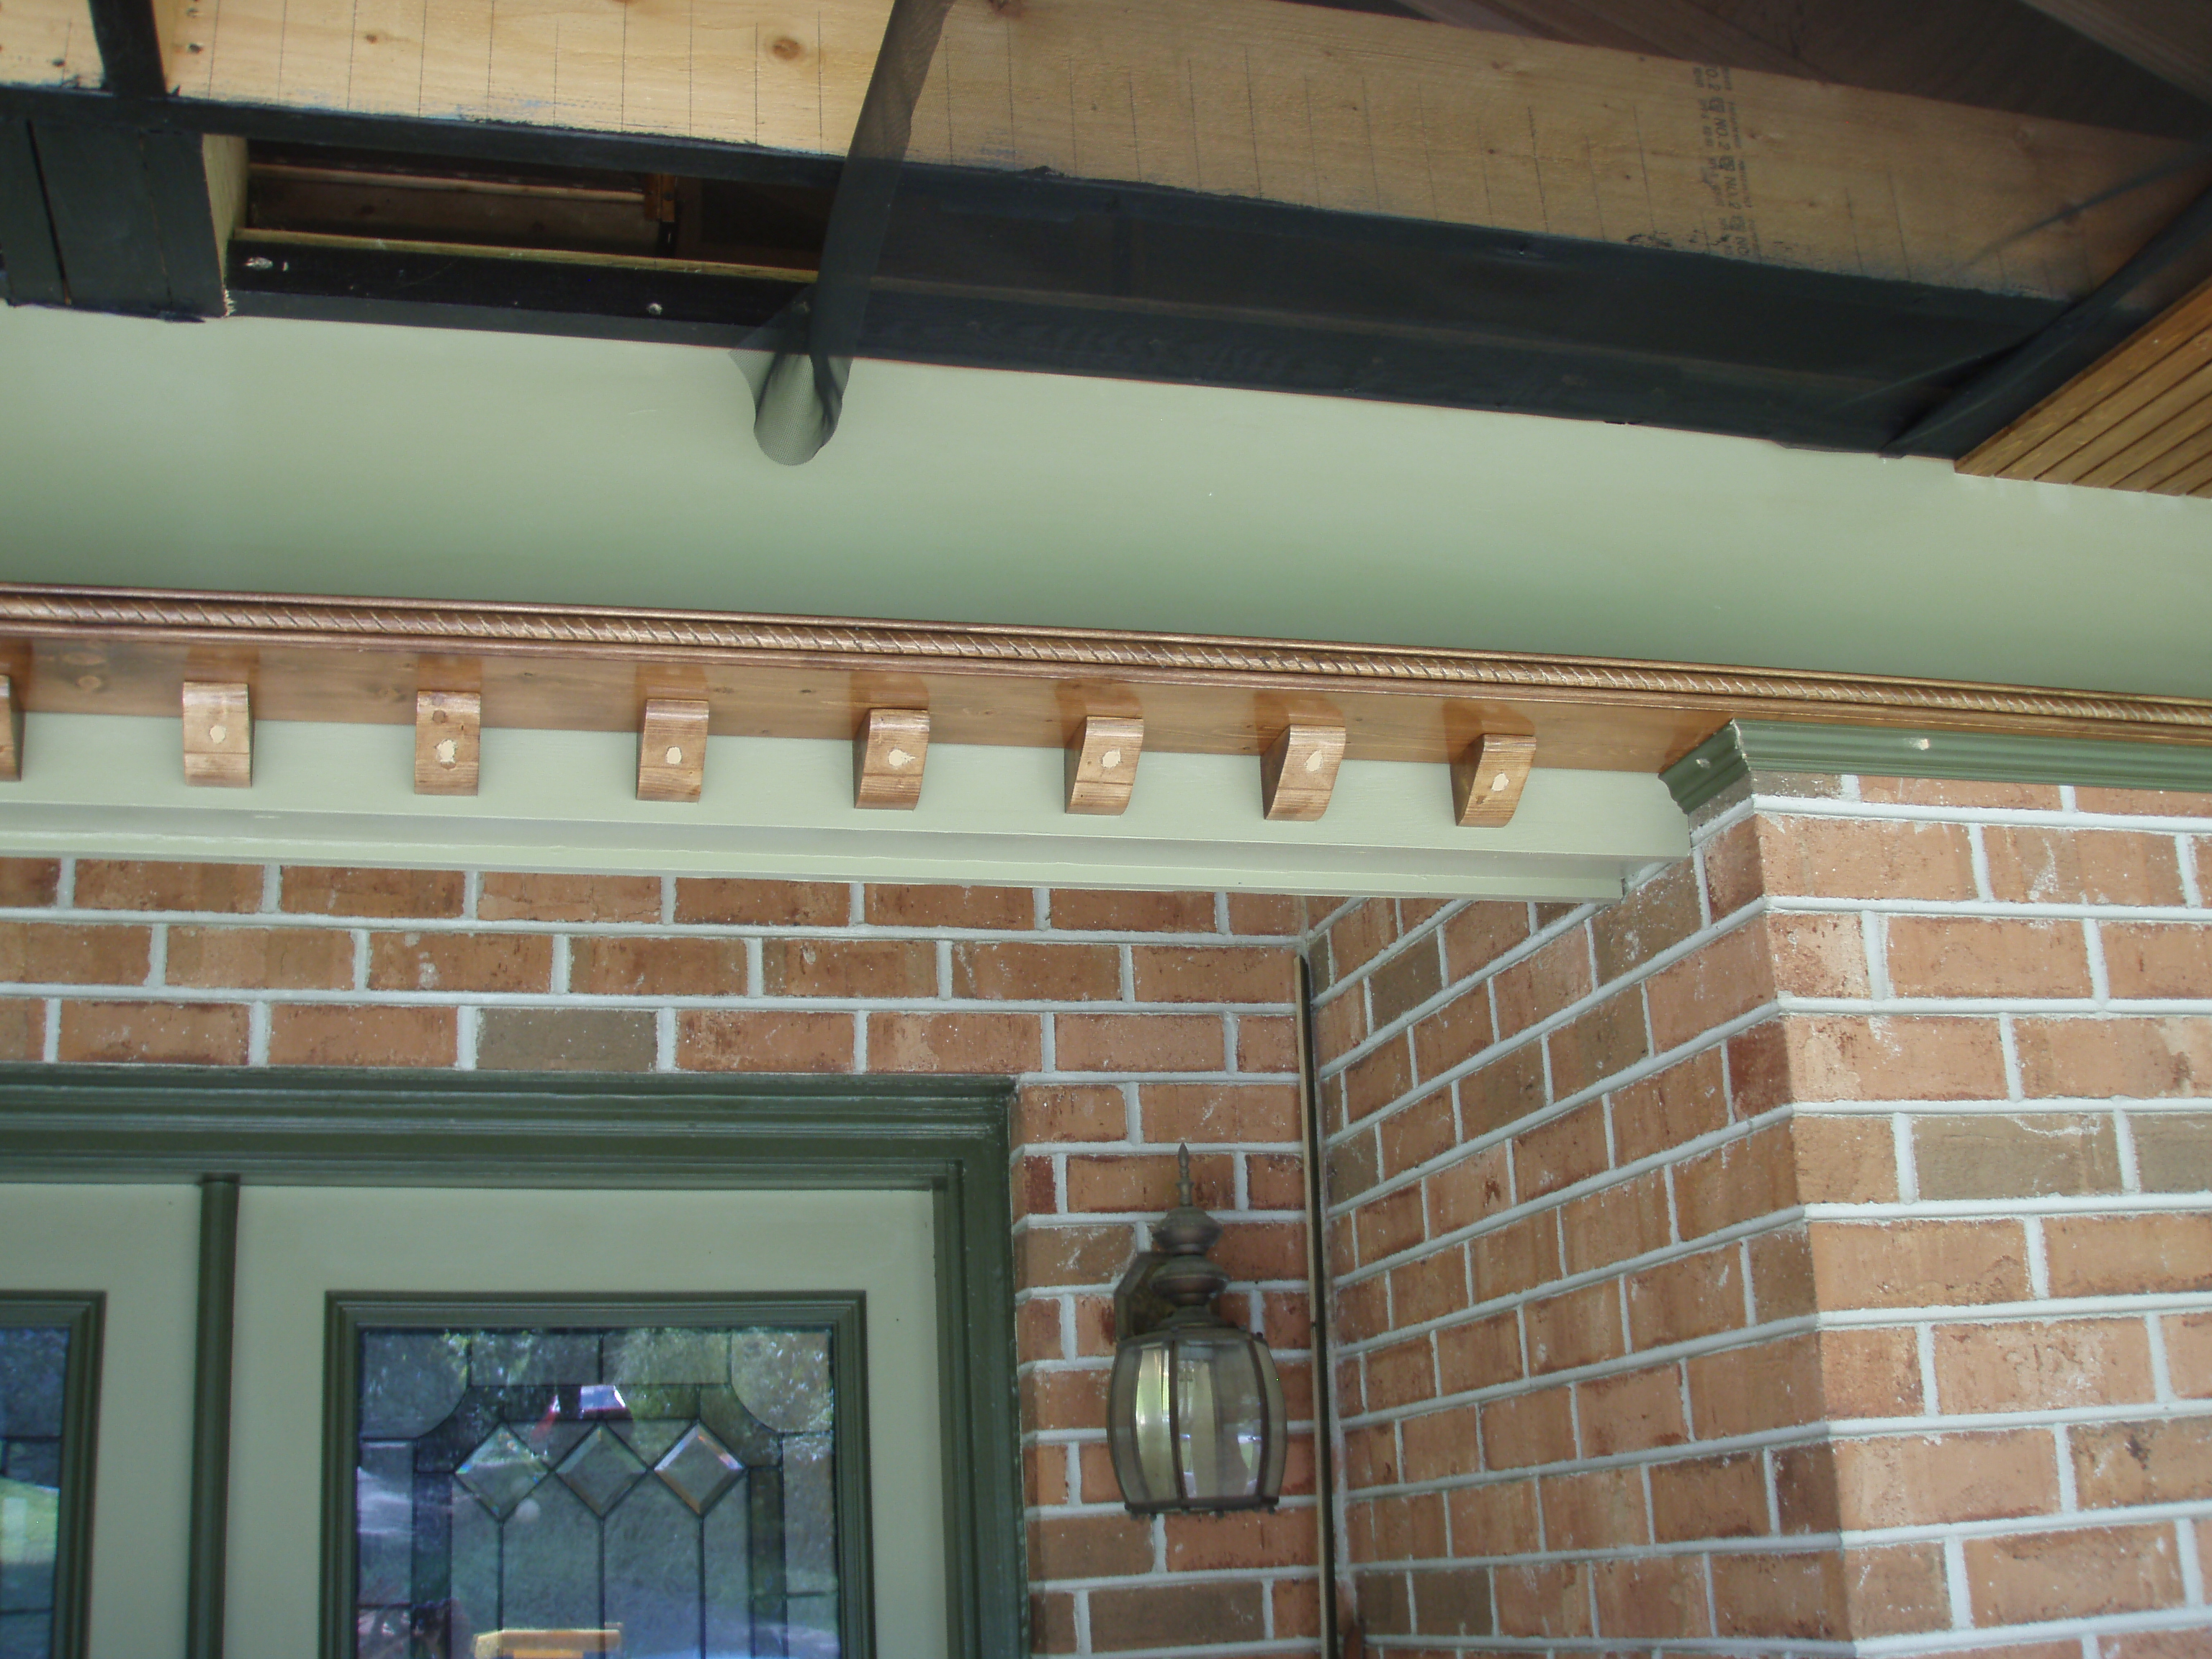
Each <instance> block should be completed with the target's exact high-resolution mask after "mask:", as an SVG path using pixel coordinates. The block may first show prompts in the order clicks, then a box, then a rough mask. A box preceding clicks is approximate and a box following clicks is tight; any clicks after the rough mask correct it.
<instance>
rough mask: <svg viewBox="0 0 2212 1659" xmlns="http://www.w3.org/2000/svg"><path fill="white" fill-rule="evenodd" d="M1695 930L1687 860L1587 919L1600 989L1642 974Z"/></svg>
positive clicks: (1694, 885) (1693, 881)
mask: <svg viewBox="0 0 2212 1659" xmlns="http://www.w3.org/2000/svg"><path fill="white" fill-rule="evenodd" d="M1699 925H1700V917H1699V912H1698V872H1697V867H1696V866H1695V865H1694V864H1693V863H1692V861H1691V860H1687V859H1685V860H1682V861H1681V862H1680V863H1679V864H1674V865H1670V866H1668V868H1666V869H1665V870H1663V871H1662V872H1660V873H1659V874H1658V875H1656V876H1655V877H1653V878H1651V879H1650V881H1647V882H1645V883H1644V885H1643V886H1641V887H1639V888H1638V889H1637V890H1635V891H1634V892H1632V893H1631V894H1629V895H1628V896H1627V897H1626V898H1624V899H1623V900H1621V902H1620V903H1618V904H1614V905H1609V906H1607V908H1604V909H1602V910H1600V911H1599V912H1598V913H1597V915H1595V916H1593V917H1591V918H1590V942H1591V945H1592V946H1593V948H1594V949H1595V952H1596V955H1597V977H1598V983H1600V984H1601V985H1602V984H1604V983H1606V982H1607V981H1609V980H1614V979H1618V978H1620V975H1623V974H1626V973H1628V972H1630V971H1631V970H1632V969H1637V968H1641V967H1642V966H1643V965H1644V963H1647V962H1649V961H1650V960H1651V958H1652V957H1656V956H1657V955H1658V954H1659V953H1660V952H1661V951H1667V950H1670V949H1672V948H1673V947H1674V946H1675V945H1680V943H1681V942H1682V941H1683V940H1684V939H1687V938H1689V937H1690V935H1691V934H1692V933H1696V932H1697V931H1698V928H1699Z"/></svg>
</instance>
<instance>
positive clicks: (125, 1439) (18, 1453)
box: [0, 1183, 200, 1659]
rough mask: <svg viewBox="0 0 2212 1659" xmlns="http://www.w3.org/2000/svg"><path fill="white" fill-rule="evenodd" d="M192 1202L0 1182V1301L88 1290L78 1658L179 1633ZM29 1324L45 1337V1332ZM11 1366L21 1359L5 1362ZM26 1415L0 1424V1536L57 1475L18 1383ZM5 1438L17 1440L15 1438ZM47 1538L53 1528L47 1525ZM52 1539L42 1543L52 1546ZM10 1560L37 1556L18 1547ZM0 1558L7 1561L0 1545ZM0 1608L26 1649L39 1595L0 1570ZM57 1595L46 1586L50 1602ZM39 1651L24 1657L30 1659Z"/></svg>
mask: <svg viewBox="0 0 2212 1659" xmlns="http://www.w3.org/2000/svg"><path fill="white" fill-rule="evenodd" d="M199 1213H200V1200H199V1193H198V1190H197V1188H192V1187H186V1186H156V1185H145V1186H95V1185H78V1184H63V1183H55V1184H52V1185H47V1184H44V1183H38V1184H28V1183H27V1184H21V1185H10V1186H0V1291H6V1292H9V1293H13V1294H16V1295H23V1294H29V1295H33V1296H39V1297H48V1296H53V1295H56V1294H57V1293H69V1294H72V1295H77V1296H83V1295H91V1294H96V1295H98V1296H99V1297H100V1298H101V1300H102V1303H103V1304H104V1305H103V1307H102V1310H101V1313H100V1320H99V1342H100V1355H99V1376H98V1377H97V1379H96V1386H97V1389H98V1396H97V1406H96V1410H95V1412H94V1414H93V1428H94V1432H93V1434H92V1436H91V1446H90V1452H91V1455H92V1459H93V1484H92V1491H91V1498H92V1535H91V1540H90V1549H89V1551H88V1557H89V1566H90V1594H89V1597H88V1609H87V1611H88V1618H87V1620H86V1631H85V1643H84V1648H83V1651H84V1653H85V1654H86V1656H87V1659H146V1656H148V1655H155V1654H173V1653H175V1652H176V1651H177V1650H178V1647H179V1642H180V1639H181V1634H182V1632H183V1629H184V1625H185V1558H186V1548H187V1540H188V1539H189V1537H190V1535H191V1449H192V1420H191V1419H192V1369H193V1347H192V1338H193V1324H194V1318H195V1312H196V1309H197V1285H196V1283H195V1273H196V1269H197V1261H198V1249H199V1243H198V1241H199ZM40 1328H42V1329H46V1330H51V1329H52V1328H54V1326H53V1322H51V1321H48V1322H43V1323H42V1325H41V1326H40ZM18 1358H21V1360H22V1361H23V1362H24V1364H26V1365H27V1366H30V1365H32V1364H33V1361H34V1360H35V1358H36V1355H35V1354H33V1353H32V1352H29V1351H28V1350H27V1349H26V1350H25V1351H24V1352H21V1353H20V1354H19V1355H18ZM21 1380H22V1381H23V1382H24V1384H25V1387H24V1397H25V1401H26V1404H27V1405H28V1406H30V1407H33V1415H34V1416H35V1417H36V1419H37V1420H36V1421H32V1420H29V1419H26V1420H25V1421H23V1422H21V1423H16V1424H13V1425H10V1426H9V1429H8V1431H6V1432H5V1433H4V1434H0V1439H4V1440H5V1441H6V1442H7V1446H6V1449H4V1450H0V1460H4V1463H5V1467H6V1468H7V1470H8V1471H9V1473H12V1474H15V1475H20V1476H21V1477H23V1478H22V1479H21V1481H20V1482H19V1483H18V1486H19V1487H20V1490H16V1491H15V1492H13V1496H12V1498H0V1507H8V1508H12V1509H13V1510H15V1516H14V1519H13V1521H12V1522H11V1520H10V1519H9V1515H8V1514H6V1513H0V1529H6V1528H10V1527H11V1526H12V1527H14V1528H20V1529H21V1530H23V1531H24V1532H25V1533H26V1534H27V1533H28V1532H30V1531H31V1530H33V1529H36V1530H38V1531H39V1532H40V1535H41V1536H43V1534H44V1523H43V1522H42V1521H41V1519H40V1514H39V1511H40V1510H41V1509H42V1507H43V1500H41V1499H40V1498H39V1497H38V1496H37V1493H38V1492H41V1491H44V1490H47V1489H48V1488H47V1487H46V1482H45V1480H44V1479H43V1476H44V1474H46V1472H47V1470H46V1466H47V1463H48V1461H49V1449H51V1451H52V1455H53V1456H52V1462H53V1467H52V1474H54V1475H55V1476H56V1477H57V1478H58V1476H59V1475H60V1474H61V1468H60V1464H59V1461H58V1460H59V1456H60V1454H61V1451H62V1447H61V1446H60V1443H59V1440H58V1437H49V1436H48V1435H47V1434H46V1432H45V1431H46V1429H47V1428H49V1427H53V1426H58V1425H54V1424H52V1423H50V1422H49V1421H48V1420H47V1418H48V1417H49V1415H50V1414H49V1413H45V1412H43V1411H42V1410H38V1409H36V1407H37V1405H38V1402H37V1401H35V1400H33V1399H32V1398H31V1396H33V1395H39V1394H40V1393H42V1389H40V1388H39V1387H36V1386H33V1384H34V1381H35V1380H34V1379H31V1378H28V1377H26V1378H24V1379H21ZM18 1428H21V1429H27V1430H30V1431H31V1432H27V1433H22V1434H18V1433H16V1432H15V1430H16V1429H18ZM54 1520H55V1522H56V1523H57V1528H58V1526H59V1524H60V1523H61V1522H63V1521H64V1517H63V1516H60V1514H59V1513H58V1508H57V1512H56V1514H55V1516H54ZM18 1543H19V1545H20V1546H21V1547H19V1548H18V1549H16V1550H15V1552H13V1553H14V1554H15V1556H17V1557H18V1558H22V1559H27V1558H29V1557H30V1556H32V1555H33V1554H36V1553H38V1551H37V1550H36V1549H35V1548H34V1547H33V1543H32V1541H31V1540H30V1539H29V1538H28V1537H27V1536H26V1537H23V1538H21V1539H19V1540H18ZM56 1543H57V1544H58V1543H59V1539H58V1537H57V1539H56ZM0 1553H8V1552H6V1551H4V1550H0ZM9 1577H10V1578H11V1579H12V1580H13V1582H12V1583H10V1584H9V1585H8V1586H7V1587H5V1588H4V1589H0V1601H9V1602H10V1603H11V1604H12V1603H18V1602H20V1603H21V1604H22V1605H21V1606H11V1607H10V1608H9V1610H8V1611H7V1613H4V1614H0V1617H4V1618H6V1619H7V1621H8V1626H9V1627H8V1629H7V1631H6V1632H4V1633H3V1634H0V1650H4V1651H6V1652H7V1653H9V1655H10V1656H11V1659H12V1656H14V1655H15V1652H16V1651H17V1650H16V1649H15V1648H14V1647H4V1643H6V1642H21V1643H30V1642H32V1641H33V1638H35V1637H36V1635H37V1632H38V1629H39V1626H38V1622H37V1618H36V1617H35V1616H23V1617H18V1616H15V1615H34V1610H33V1608H32V1607H30V1605H29V1604H30V1602H31V1601H33V1600H36V1599H39V1596H40V1592H39V1591H38V1590H37V1589H36V1587H35V1586H34V1585H33V1583H32V1582H31V1579H32V1575H30V1574H27V1573H11V1574H10V1575H9ZM69 1590H70V1585H69V1584H68V1583H66V1582H64V1579H63V1577H61V1576H60V1575H57V1577H56V1580H55V1582H54V1585H53V1593H54V1594H56V1595H67V1594H68V1593H69ZM24 1651H27V1652H35V1653H39V1654H40V1655H41V1656H43V1654H44V1652H45V1651H46V1649H44V1648H39V1647H30V1648H27V1649H25V1650H24Z"/></svg>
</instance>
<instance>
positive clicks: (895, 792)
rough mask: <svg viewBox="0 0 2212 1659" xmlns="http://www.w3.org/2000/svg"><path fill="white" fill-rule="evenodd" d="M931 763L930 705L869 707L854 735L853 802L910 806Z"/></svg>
mask: <svg viewBox="0 0 2212 1659" xmlns="http://www.w3.org/2000/svg"><path fill="white" fill-rule="evenodd" d="M928 764H929V710H927V708H871V709H870V710H868V716H867V718H866V720H863V721H861V723H860V732H859V733H858V734H857V735H856V736H855V737H854V739H853V805H855V806H866V807H874V808H879V809H882V810H884V811H894V812H910V811H913V810H914V809H915V807H917V806H919V805H921V778H922V772H923V769H924V768H926V767H927V765H928Z"/></svg>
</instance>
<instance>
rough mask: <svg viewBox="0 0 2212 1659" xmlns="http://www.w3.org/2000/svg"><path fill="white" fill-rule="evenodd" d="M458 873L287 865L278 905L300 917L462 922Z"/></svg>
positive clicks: (459, 874)
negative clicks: (350, 917)
mask: <svg viewBox="0 0 2212 1659" xmlns="http://www.w3.org/2000/svg"><path fill="white" fill-rule="evenodd" d="M278 892H279V898H278V901H277V902H278V904H279V906H280V907H281V908H283V909H285V910H288V911H289V912H291V913H293V914H294V915H318V916H373V917H380V918H381V917H388V918H392V919H393V920H398V919H401V918H407V919H419V920H421V921H439V920H443V919H447V918H451V917H455V916H458V915H460V914H461V901H462V898H463V896H464V894H465V884H464V882H463V880H462V877H461V872H459V871H458V870H356V869H320V868H315V867H312V866H303V865H287V866H285V867H284V870H283V875H282V877H281V878H280V880H279V883H278Z"/></svg>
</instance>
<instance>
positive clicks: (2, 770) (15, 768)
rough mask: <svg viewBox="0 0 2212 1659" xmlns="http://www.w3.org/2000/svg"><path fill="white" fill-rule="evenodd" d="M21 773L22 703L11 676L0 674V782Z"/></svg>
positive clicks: (7, 781)
mask: <svg viewBox="0 0 2212 1659" xmlns="http://www.w3.org/2000/svg"><path fill="white" fill-rule="evenodd" d="M22 775H23V705H22V703H21V702H20V701H19V700H18V699H17V697H16V696H15V679H14V678H13V677H12V676H10V675H7V674H0V783H13V782H15V781H16V780H17V779H18V778H20V777H21V776H22Z"/></svg>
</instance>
